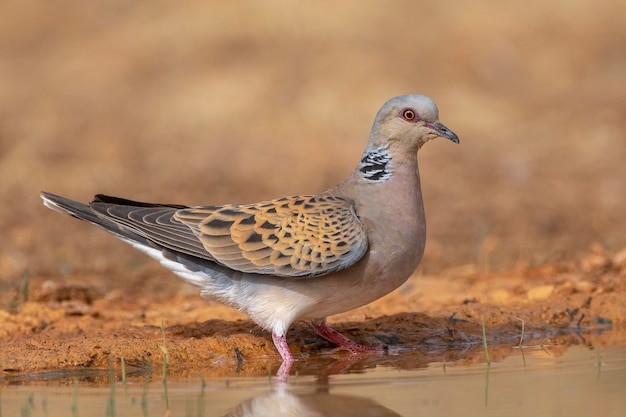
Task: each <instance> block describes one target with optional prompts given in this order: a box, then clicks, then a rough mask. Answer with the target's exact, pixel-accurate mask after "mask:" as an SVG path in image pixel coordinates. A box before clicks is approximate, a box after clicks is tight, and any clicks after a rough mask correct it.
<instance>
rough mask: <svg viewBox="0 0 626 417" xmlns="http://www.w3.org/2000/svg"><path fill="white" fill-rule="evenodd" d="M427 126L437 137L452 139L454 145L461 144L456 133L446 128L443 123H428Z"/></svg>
mask: <svg viewBox="0 0 626 417" xmlns="http://www.w3.org/2000/svg"><path fill="white" fill-rule="evenodd" d="M426 125H427V126H428V127H430V128H431V129H432V130H433V133H434V134H435V135H437V136H441V137H442V138H446V139H450V140H451V141H452V142H454V143H459V137H458V136H457V135H456V133H454V132H453V131H451V130H450V129H448V128H447V127H445V126H444V124H443V123H441V122H435V123H426Z"/></svg>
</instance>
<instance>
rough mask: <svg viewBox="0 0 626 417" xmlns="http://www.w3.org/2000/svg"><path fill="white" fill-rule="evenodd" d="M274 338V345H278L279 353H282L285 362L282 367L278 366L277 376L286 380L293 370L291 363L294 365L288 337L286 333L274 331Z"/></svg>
mask: <svg viewBox="0 0 626 417" xmlns="http://www.w3.org/2000/svg"><path fill="white" fill-rule="evenodd" d="M272 340H273V341H274V346H276V349H277V350H278V353H280V356H281V357H282V358H283V363H282V364H281V365H280V368H278V372H277V373H276V377H277V378H278V379H279V381H286V380H287V377H288V376H289V372H290V371H291V365H293V361H294V359H293V355H292V354H291V351H290V350H289V345H288V344H287V338H286V337H285V335H279V334H277V333H272Z"/></svg>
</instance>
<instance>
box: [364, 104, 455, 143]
mask: <svg viewBox="0 0 626 417" xmlns="http://www.w3.org/2000/svg"><path fill="white" fill-rule="evenodd" d="M436 137H442V138H446V139H450V140H451V141H452V142H454V143H459V137H458V136H457V135H456V134H455V133H454V132H452V131H451V130H450V129H448V128H447V127H446V126H444V124H443V123H441V122H440V121H439V111H438V110H437V105H436V104H435V102H434V101H432V100H431V99H430V98H428V97H426V96H422V95H419V94H410V95H405V96H398V97H394V98H392V99H391V100H389V101H387V102H386V103H385V104H383V106H382V107H381V109H380V110H379V111H378V113H377V114H376V119H375V120H374V126H373V127H372V132H371V134H370V143H369V145H370V146H374V147H378V146H391V147H396V146H399V147H402V148H405V149H415V150H417V149H419V148H420V147H421V146H422V145H423V144H424V143H426V142H427V141H429V140H431V139H434V138H436Z"/></svg>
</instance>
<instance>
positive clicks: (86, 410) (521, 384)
mask: <svg viewBox="0 0 626 417" xmlns="http://www.w3.org/2000/svg"><path fill="white" fill-rule="evenodd" d="M90 374H91V376H93V377H94V378H90V377H89V375H90ZM107 379H109V378H108V377H107V372H106V371H104V372H99V371H87V372H82V373H81V374H75V375H71V374H66V373H56V374H54V373H52V374H51V373H47V374H41V375H31V376H28V377H21V378H15V379H7V378H5V379H4V380H3V381H2V382H3V384H2V385H1V386H0V416H11V417H12V416H32V417H35V416H82V417H87V416H168V415H171V416H316V417H319V416H459V415H462V416H503V415H506V416H518V415H519V416H625V415H626V348H604V349H591V348H589V347H572V348H569V349H567V350H566V351H565V352H564V353H563V354H562V355H560V356H556V355H555V354H554V353H551V351H550V349H549V348H546V347H544V348H539V347H526V348H523V349H521V348H511V350H510V354H509V355H508V356H507V357H506V358H504V359H503V360H502V361H500V362H497V363H496V362H492V363H491V365H487V364H486V363H478V364H460V363H442V362H434V363H431V364H429V365H428V366H427V367H424V368H420V369H414V370H400V369H398V368H394V367H392V366H377V367H375V368H373V369H367V370H359V371H350V370H348V371H346V373H344V374H339V375H331V376H324V377H313V376H301V377H298V376H295V377H292V378H291V379H290V380H289V382H287V383H277V382H276V381H275V380H274V379H271V378H245V377H241V378H228V379H226V378H223V379H222V378H212V379H203V378H202V377H201V375H198V376H197V377H194V378H185V379H171V378H170V379H167V380H166V382H165V383H163V382H162V381H159V380H158V378H157V381H156V382H154V379H153V378H151V377H150V376H144V377H137V376H134V377H132V378H127V380H126V381H125V382H120V381H119V375H116V376H112V377H111V378H110V379H109V382H104V383H103V382H100V383H98V382H94V381H107Z"/></svg>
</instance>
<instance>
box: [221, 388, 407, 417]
mask: <svg viewBox="0 0 626 417" xmlns="http://www.w3.org/2000/svg"><path fill="white" fill-rule="evenodd" d="M224 416H225V417H250V416H268V417H269V416H273V417H282V416H285V417H286V416H289V417H292V416H302V417H326V416H328V417H331V416H332V417H352V416H372V417H374V416H376V417H392V416H396V417H397V416H400V414H398V413H396V412H395V411H393V410H390V409H389V408H387V407H384V406H382V405H380V404H379V403H378V402H376V401H374V400H372V399H370V398H365V397H361V396H355V395H333V394H329V393H328V392H315V393H312V394H294V393H290V392H288V391H286V390H281V389H277V390H276V391H275V392H271V393H268V394H264V395H259V396H256V397H252V398H250V399H248V400H246V401H243V402H241V403H240V404H239V405H238V406H237V407H236V408H235V409H234V410H232V411H231V412H229V413H227V414H225V415H224Z"/></svg>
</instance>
